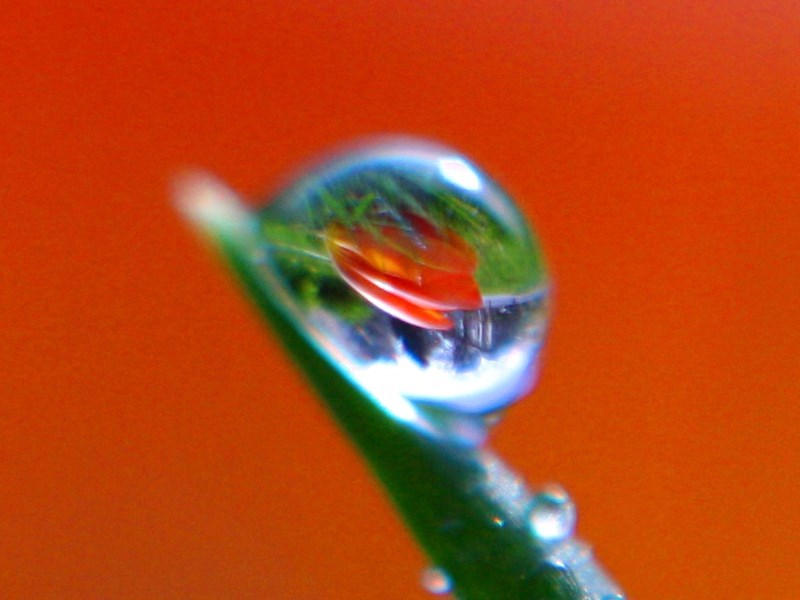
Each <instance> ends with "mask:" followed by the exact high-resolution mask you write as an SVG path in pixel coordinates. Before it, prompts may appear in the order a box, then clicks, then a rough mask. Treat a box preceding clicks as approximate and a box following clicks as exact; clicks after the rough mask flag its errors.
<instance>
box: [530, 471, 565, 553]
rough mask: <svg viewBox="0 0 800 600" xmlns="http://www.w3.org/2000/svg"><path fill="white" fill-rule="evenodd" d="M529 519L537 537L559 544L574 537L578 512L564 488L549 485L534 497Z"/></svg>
mask: <svg viewBox="0 0 800 600" xmlns="http://www.w3.org/2000/svg"><path fill="white" fill-rule="evenodd" d="M528 519H529V521H530V526H531V529H532V530H533V533H534V534H535V535H536V537H538V538H539V539H541V540H543V541H546V542H557V541H560V540H563V539H565V538H567V537H569V536H570V535H572V532H573V531H574V530H575V521H576V519H577V510H576V508H575V503H574V502H572V500H570V497H569V495H568V494H567V492H566V490H564V488H562V487H561V486H560V485H557V484H548V485H547V486H545V487H544V488H542V489H541V490H540V491H539V492H538V493H537V494H536V495H535V496H534V497H533V500H532V502H531V508H530V514H529V516H528Z"/></svg>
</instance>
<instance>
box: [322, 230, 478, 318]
mask: <svg viewBox="0 0 800 600" xmlns="http://www.w3.org/2000/svg"><path fill="white" fill-rule="evenodd" d="M406 220H407V221H408V223H409V224H410V226H411V228H410V229H405V228H402V227H399V226H395V225H384V226H382V227H378V228H376V229H374V230H372V231H368V230H366V229H364V228H362V227H353V228H349V229H348V228H346V227H344V226H343V225H341V224H338V223H334V224H332V225H329V226H328V228H327V230H326V242H327V246H328V251H329V253H330V255H331V258H332V260H333V264H334V265H335V266H336V269H337V270H338V271H339V273H340V274H341V275H342V277H343V278H344V279H345V281H347V282H348V283H349V284H350V285H351V286H352V287H353V289H354V290H355V291H356V292H358V293H359V294H361V296H363V297H364V298H366V299H367V300H368V301H369V302H371V303H372V304H373V305H375V306H377V307H378V308H380V309H381V310H383V311H385V312H387V313H389V314H390V315H392V316H394V317H396V318H398V319H401V320H403V321H405V322H407V323H410V324H412V325H416V326H418V327H425V328H427V329H438V330H447V329H452V328H453V321H452V320H451V319H450V318H449V317H448V316H447V314H445V313H446V312H447V311H452V310H476V309H478V308H480V307H481V306H483V301H482V299H481V294H480V291H479V289H478V284H477V283H476V281H475V276H474V274H475V270H476V269H477V267H478V257H477V255H476V254H475V251H474V250H473V249H472V247H470V246H469V244H467V243H466V242H465V241H464V240H463V239H462V238H461V237H459V236H458V234H456V233H455V232H454V231H452V230H450V229H447V228H437V227H436V226H434V225H433V224H431V223H430V222H428V221H427V220H425V219H423V218H421V217H418V216H415V215H406Z"/></svg>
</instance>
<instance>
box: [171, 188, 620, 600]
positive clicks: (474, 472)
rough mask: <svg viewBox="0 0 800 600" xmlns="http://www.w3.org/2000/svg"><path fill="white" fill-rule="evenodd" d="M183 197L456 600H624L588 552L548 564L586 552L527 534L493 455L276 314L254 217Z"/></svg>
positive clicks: (206, 194) (235, 207)
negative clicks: (447, 434)
mask: <svg viewBox="0 0 800 600" xmlns="http://www.w3.org/2000/svg"><path fill="white" fill-rule="evenodd" d="M187 189H188V191H186V190H184V193H183V194H182V195H183V196H184V200H186V202H185V203H184V205H183V209H184V212H185V213H186V214H187V216H189V218H190V220H192V221H193V223H194V225H195V227H196V228H197V229H198V230H199V231H200V232H201V233H202V234H204V236H205V237H207V238H208V239H210V240H211V241H212V243H213V244H214V247H215V248H216V250H217V251H218V252H219V254H220V256H221V257H222V258H223V260H224V261H225V263H226V264H227V266H228V267H229V268H230V269H231V270H232V271H233V273H234V274H235V275H236V276H237V278H238V280H239V281H240V283H241V284H242V285H243V287H244V289H245V291H246V292H247V294H248V295H249V297H250V299H251V300H252V301H253V303H254V304H255V306H256V308H257V309H258V311H259V313H260V315H261V316H262V317H263V319H264V320H265V321H266V322H267V323H269V324H270V325H271V327H272V329H273V331H274V332H275V333H276V334H277V336H278V337H279V339H280V340H281V342H282V343H283V345H284V346H285V348H286V349H287V351H288V352H289V353H290V354H291V356H292V357H293V358H294V360H295V362H296V363H297V364H298V365H299V366H300V368H301V369H302V370H303V371H304V373H305V374H306V376H307V377H308V379H309V381H310V382H311V383H312V385H313V386H314V387H315V388H316V390H317V392H318V393H319V396H320V397H321V398H322V400H323V401H324V402H325V404H326V405H327V407H328V409H329V410H330V412H331V413H332V415H333V416H334V417H335V419H336V420H337V421H338V423H339V425H340V426H341V428H342V429H343V430H344V431H345V432H346V433H347V434H348V436H349V437H350V439H351V440H352V442H353V443H354V445H355V446H356V447H357V448H358V449H359V451H360V452H361V454H362V455H363V456H364V458H365V459H366V461H367V463H368V464H369V466H370V468H371V469H372V471H373V472H374V474H375V475H376V476H377V478H378V479H379V480H380V481H381V482H382V484H383V486H384V488H385V490H386V492H387V494H388V495H389V497H390V498H391V500H392V501H393V503H394V504H395V506H396V507H397V509H398V511H399V512H400V514H401V516H402V517H403V519H404V520H405V522H406V524H407V525H408V526H409V528H410V529H411V531H412V532H413V534H414V536H415V537H416V539H417V540H418V542H419V543H420V545H421V546H422V547H423V548H424V550H425V551H426V553H427V554H428V556H429V557H430V559H431V561H432V563H433V564H434V565H436V566H437V567H438V568H440V569H442V570H443V571H444V572H445V573H446V574H447V576H448V577H449V579H450V581H451V582H452V591H453V593H454V594H455V595H456V596H457V597H458V598H460V599H462V600H498V599H507V600H517V599H519V600H522V599H525V600H531V599H534V600H536V599H540V600H595V599H601V598H602V599H605V598H614V597H617V598H621V597H622V596H614V593H616V587H615V586H614V585H613V584H612V583H610V582H608V581H607V579H604V577H605V576H604V574H603V573H602V570H600V569H599V567H598V566H597V565H596V564H595V563H594V561H593V560H592V559H591V556H590V554H589V555H588V557H587V553H586V552H585V551H584V553H583V554H582V555H581V556H579V557H578V558H575V559H574V560H573V559H565V560H556V559H554V557H558V556H560V557H566V556H567V555H568V554H569V553H570V552H572V553H573V554H580V552H579V551H580V550H581V549H582V548H583V547H582V546H578V545H576V543H575V542H574V540H567V541H565V542H562V543H561V544H560V546H559V548H560V551H559V552H554V547H553V545H552V544H548V543H547V542H544V541H542V540H540V539H538V538H537V537H536V536H535V535H534V534H533V533H532V530H531V528H530V526H529V524H528V518H527V517H528V510H529V506H530V503H531V499H532V496H531V493H530V492H529V491H528V490H527V489H526V488H525V485H524V483H523V481H522V479H521V478H519V477H518V476H516V475H515V474H514V473H513V472H512V471H510V470H509V469H508V468H507V467H506V466H505V465H504V464H503V463H502V461H501V460H500V459H499V458H498V457H496V456H495V455H493V454H492V453H491V452H490V451H489V450H488V449H485V448H474V447H468V446H464V445H460V444H456V443H453V442H451V441H446V440H443V439H437V438H434V437H431V436H428V435H425V434H423V433H421V432H420V431H418V430H416V429H414V428H412V427H410V426H409V425H407V424H405V423H402V422H400V421H398V420H397V419H396V418H394V417H392V416H391V415H390V414H388V413H387V412H386V411H385V410H384V409H382V408H381V407H380V405H379V404H378V403H376V402H374V401H373V399H371V398H370V397H368V396H367V395H366V394H365V392H364V391H363V390H362V389H361V388H359V387H358V386H357V385H355V384H354V383H352V382H351V381H350V380H349V379H348V378H347V377H345V376H344V375H343V374H342V373H341V372H340V371H339V370H338V369H337V368H336V367H335V366H334V365H333V364H332V363H331V362H329V361H328V360H327V359H326V357H325V356H323V355H322V353H321V352H320V351H319V350H318V349H317V347H316V346H315V345H314V344H312V343H310V342H309V340H308V338H307V337H306V336H305V335H304V334H303V332H302V330H301V329H300V328H299V326H298V324H297V323H296V322H295V321H294V320H293V319H291V318H290V317H289V316H288V315H287V313H286V312H285V311H284V310H282V307H281V306H280V304H279V302H277V301H276V300H275V295H274V294H273V293H272V291H271V289H270V286H269V285H268V283H266V282H265V280H264V276H263V271H262V270H261V269H262V268H263V267H261V266H259V265H258V264H257V261H255V260H254V259H253V256H254V250H255V249H256V248H257V247H258V246H259V244H260V242H261V240H260V239H259V237H258V236H259V233H258V231H259V230H258V226H257V223H256V221H255V219H254V218H253V216H252V214H251V213H250V212H248V211H247V210H246V209H244V208H242V206H241V205H240V204H238V201H237V200H236V198H235V197H234V196H233V195H232V194H230V193H229V192H227V190H225V189H224V188H223V187H221V186H219V185H218V184H216V183H214V182H212V181H210V180H207V179H203V180H201V181H200V182H199V183H198V182H197V181H195V182H194V183H193V184H192V185H190V186H189V187H188V188H187ZM556 550H557V549H556Z"/></svg>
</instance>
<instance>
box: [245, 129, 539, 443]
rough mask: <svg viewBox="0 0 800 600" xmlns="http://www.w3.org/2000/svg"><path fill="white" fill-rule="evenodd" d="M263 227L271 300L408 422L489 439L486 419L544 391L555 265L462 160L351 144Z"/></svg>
mask: <svg viewBox="0 0 800 600" xmlns="http://www.w3.org/2000/svg"><path fill="white" fill-rule="evenodd" d="M256 222H257V240H258V242H257V244H256V245H257V246H258V247H257V248H255V249H254V250H253V256H255V257H257V260H254V262H255V263H256V264H257V265H258V268H259V269H260V270H261V272H262V274H263V278H264V281H265V285H267V286H268V287H269V288H270V294H271V295H272V297H273V298H275V299H276V300H277V302H278V304H279V305H280V306H281V307H282V308H283V309H284V310H285V311H286V312H287V314H288V315H289V317H290V318H292V319H293V320H295V321H296V322H298V324H299V325H300V329H301V330H302V331H303V332H304V333H305V334H306V335H307V336H308V337H309V339H310V340H311V341H312V342H313V343H315V344H316V346H317V347H318V348H319V349H320V350H321V351H322V352H323V353H324V354H326V355H327V356H328V358H329V359H331V361H332V362H333V363H334V364H335V365H336V366H337V367H338V368H339V369H340V370H341V371H342V372H343V373H344V374H345V375H346V376H348V377H349V378H350V379H351V380H352V381H353V382H354V383H356V384H357V385H359V386H361V387H362V388H363V389H365V391H367V392H368V393H369V395H370V396H371V397H373V398H375V400H376V401H377V402H378V403H379V404H380V406H381V407H383V408H385V409H386V410H388V411H390V412H391V413H392V414H393V415H394V416H396V417H397V418H399V419H402V420H404V421H409V422H417V424H419V423H420V422H423V425H425V426H426V427H428V428H433V429H436V428H437V427H439V428H443V429H447V430H448V431H452V432H454V433H453V435H454V436H456V437H463V438H469V439H472V440H479V439H480V438H481V433H484V434H485V430H486V423H485V422H484V421H483V415H485V414H492V415H493V416H492V417H491V418H492V419H496V415H498V414H500V413H501V412H502V409H503V408H504V407H506V406H507V405H509V404H510V403H512V402H514V401H516V400H517V399H519V398H520V397H521V396H522V395H524V394H525V393H526V392H527V391H529V390H530V388H531V387H532V386H533V383H534V379H535V375H536V370H537V369H536V368H537V362H538V356H539V351H540V348H541V344H542V340H543V336H544V332H545V327H546V321H547V318H546V317H547V305H548V279H547V275H546V272H545V267H544V260H543V257H542V254H541V251H540V249H539V246H538V243H537V241H536V239H535V237H534V236H533V234H532V232H531V230H530V228H529V227H528V225H527V223H526V221H525V219H524V217H523V215H522V214H521V212H520V211H519V210H518V209H517V207H516V206H515V205H514V203H513V202H512V200H511V199H510V198H509V196H508V195H507V194H506V193H505V192H504V191H503V190H502V189H501V188H500V187H499V186H498V185H497V184H496V183H494V182H493V181H492V180H491V179H490V178H489V177H487V176H486V174H484V173H483V172H482V171H481V170H480V169H479V168H478V167H477V166H476V165H475V164H474V163H472V162H471V161H470V160H469V159H467V158H465V157H464V156H462V155H460V154H459V153H457V152H455V151H453V150H452V149H449V148H446V147H443V146H439V145H435V144H432V143H429V142H424V141H420V140H415V139H409V138H390V139H383V140H377V141H372V142H369V143H362V144H360V145H357V146H349V147H347V148H345V149H344V150H341V151H339V152H336V153H333V154H331V155H328V156H327V157H326V158H325V159H324V160H321V161H318V162H317V163H315V165H313V166H311V167H309V168H307V169H306V170H305V171H302V172H300V173H299V174H298V175H297V176H296V177H295V178H294V179H293V180H291V181H290V182H289V183H288V184H286V185H285V186H284V187H283V188H282V189H280V190H279V191H278V192H277V193H276V194H274V195H273V196H272V197H271V199H270V200H269V202H267V203H266V204H265V206H264V207H263V208H262V209H260V210H259V211H258V213H257V215H256ZM437 411H439V412H438V413H437ZM454 414H455V415H463V416H465V418H460V417H459V418H456V417H453V415H454ZM476 419H477V420H478V421H480V425H479V427H477V428H476V427H475V426H473V425H471V424H470V422H469V421H470V420H473V421H474V420H476ZM477 429H479V430H480V431H477Z"/></svg>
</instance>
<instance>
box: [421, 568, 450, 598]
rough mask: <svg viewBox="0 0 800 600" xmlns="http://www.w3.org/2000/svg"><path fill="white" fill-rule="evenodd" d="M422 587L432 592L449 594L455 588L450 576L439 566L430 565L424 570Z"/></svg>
mask: <svg viewBox="0 0 800 600" xmlns="http://www.w3.org/2000/svg"><path fill="white" fill-rule="evenodd" d="M421 583H422V587H424V588H425V589H426V590H427V591H429V592H430V593H431V594H449V593H450V591H451V590H452V589H453V583H452V582H451V581H450V577H449V576H448V575H447V573H445V572H444V571H443V570H442V569H439V568H438V567H429V568H427V569H425V570H424V571H423V572H422V578H421Z"/></svg>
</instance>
